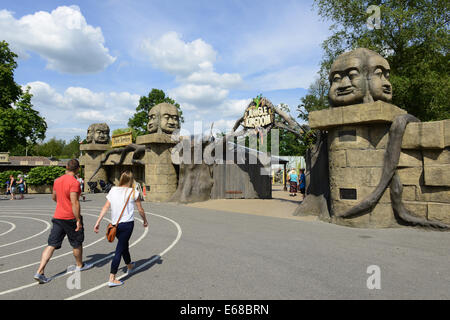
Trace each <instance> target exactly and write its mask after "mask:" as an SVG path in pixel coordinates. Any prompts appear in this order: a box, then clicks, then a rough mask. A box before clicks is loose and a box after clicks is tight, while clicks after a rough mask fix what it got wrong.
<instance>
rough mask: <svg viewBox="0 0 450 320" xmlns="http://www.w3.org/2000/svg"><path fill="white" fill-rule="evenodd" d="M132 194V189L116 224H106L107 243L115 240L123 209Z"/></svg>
mask: <svg viewBox="0 0 450 320" xmlns="http://www.w3.org/2000/svg"><path fill="white" fill-rule="evenodd" d="M133 193H134V189H133V191H131V192H130V195H129V196H128V198H127V202H125V205H124V206H123V209H122V212H121V213H120V216H119V219H118V220H117V223H116V224H114V225H113V224H111V223H110V224H108V226H107V227H106V239H107V240H108V241H109V242H113V241H114V239H115V238H116V232H117V225H118V224H119V221H120V219H121V218H122V215H123V212H124V211H125V208H126V207H127V205H128V201H129V200H130V197H131V194H133Z"/></svg>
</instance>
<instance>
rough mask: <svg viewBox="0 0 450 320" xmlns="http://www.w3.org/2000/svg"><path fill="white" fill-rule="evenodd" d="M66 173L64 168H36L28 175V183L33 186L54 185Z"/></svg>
mask: <svg viewBox="0 0 450 320" xmlns="http://www.w3.org/2000/svg"><path fill="white" fill-rule="evenodd" d="M65 172H66V169H64V168H62V167H36V168H33V169H31V170H30V172H29V173H28V178H27V183H28V184H29V185H33V186H42V185H53V181H55V179H56V178H59V177H60V176H62V175H63V174H64V173H65Z"/></svg>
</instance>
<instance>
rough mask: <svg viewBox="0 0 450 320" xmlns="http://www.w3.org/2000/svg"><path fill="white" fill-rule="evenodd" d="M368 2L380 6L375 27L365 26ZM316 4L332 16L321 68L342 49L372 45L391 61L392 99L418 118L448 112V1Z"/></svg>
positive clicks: (318, 0)
mask: <svg viewBox="0 0 450 320" xmlns="http://www.w3.org/2000/svg"><path fill="white" fill-rule="evenodd" d="M371 5H376V6H378V7H379V8H380V28H379V29H376V28H375V29H373V30H371V29H369V28H368V25H367V20H368V18H369V17H370V16H373V12H369V13H367V12H366V10H367V9H368V8H369V6H371ZM315 6H316V7H317V8H318V12H319V15H320V16H322V17H323V18H324V19H326V20H330V21H332V22H333V25H332V26H331V30H332V31H333V34H332V36H331V37H330V38H328V39H327V40H325V42H324V43H323V49H324V50H325V55H324V57H323V61H322V71H323V72H326V73H328V70H329V68H330V66H331V63H332V62H333V61H334V59H335V58H336V57H337V56H338V55H339V54H341V53H343V52H344V51H348V50H351V49H354V48H357V47H365V48H368V49H371V50H374V51H376V52H378V53H380V54H381V55H383V56H384V57H385V58H386V59H387V60H388V62H389V64H390V66H391V78H390V81H391V84H392V86H393V92H394V94H393V103H394V104H395V105H397V106H399V107H401V108H404V109H406V110H407V111H408V112H409V113H411V114H413V115H414V116H416V117H418V118H419V119H421V120H422V121H429V120H440V119H446V118H450V106H449V100H448V97H449V96H450V78H449V71H450V61H449V58H448V52H449V44H450V34H449V32H448V24H449V15H450V2H448V1H446V0H415V1H385V0H370V1H368V0H315Z"/></svg>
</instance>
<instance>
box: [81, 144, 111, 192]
mask: <svg viewBox="0 0 450 320" xmlns="http://www.w3.org/2000/svg"><path fill="white" fill-rule="evenodd" d="M109 150H111V146H110V145H107V144H94V143H92V144H82V145H81V146H80V151H82V153H83V155H82V156H81V157H80V165H81V166H83V167H84V191H85V192H89V186H88V184H87V183H88V181H89V179H90V178H91V176H92V174H93V173H94V171H95V170H96V169H97V168H98V166H99V164H100V162H101V161H102V160H103V157H104V154H105V153H106V151H109ZM100 180H103V181H105V182H107V181H108V176H107V173H106V170H105V169H104V168H101V169H100V170H99V171H98V173H97V174H96V175H95V177H93V178H92V180H91V181H93V182H97V189H98V190H100V185H99V184H98V181H100Z"/></svg>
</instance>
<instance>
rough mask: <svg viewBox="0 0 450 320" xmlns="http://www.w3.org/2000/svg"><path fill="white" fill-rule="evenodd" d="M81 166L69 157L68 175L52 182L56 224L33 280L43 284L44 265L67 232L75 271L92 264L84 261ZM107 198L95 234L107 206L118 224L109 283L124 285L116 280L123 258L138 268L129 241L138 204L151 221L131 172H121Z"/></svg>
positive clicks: (114, 222) (132, 267) (139, 208)
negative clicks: (78, 177)
mask: <svg viewBox="0 0 450 320" xmlns="http://www.w3.org/2000/svg"><path fill="white" fill-rule="evenodd" d="M79 168H80V164H79V162H78V160H76V159H72V160H70V161H69V162H68V163H67V167H66V174H65V175H63V176H61V177H59V178H58V179H56V180H55V181H54V183H53V193H52V199H53V200H54V201H55V202H56V209H55V213H54V216H53V219H52V224H53V227H52V229H51V231H50V235H49V237H48V246H47V247H46V248H45V249H44V251H43V253H42V257H41V262H40V265H39V268H38V270H37V272H36V274H35V275H34V279H35V280H36V281H38V282H39V283H41V284H43V283H47V282H49V281H50V279H49V278H47V277H46V276H45V274H44V270H45V267H46V266H47V264H48V262H49V260H50V258H51V257H52V255H53V253H54V252H55V250H57V249H60V248H61V245H62V242H63V240H64V238H65V236H66V235H67V238H68V239H69V243H70V245H71V246H72V248H73V255H74V257H75V261H76V266H75V271H84V270H88V269H90V268H92V267H93V264H89V263H85V262H83V241H84V224H83V217H82V215H81V208H80V202H79V199H80V195H81V185H80V182H79V181H77V178H76V176H77V174H78V171H79ZM106 199H107V200H106V203H105V205H104V206H103V208H102V210H101V212H100V214H99V217H98V219H97V222H96V223H95V225H94V227H93V231H94V232H95V233H98V232H99V231H100V223H101V221H102V219H103V218H104V216H105V215H106V213H107V211H108V209H109V208H111V221H112V223H113V224H114V225H115V226H116V227H117V231H116V237H117V239H118V243H117V247H116V251H115V254H114V257H113V260H112V262H111V268H110V274H109V281H108V286H109V287H116V286H120V285H122V284H123V282H122V281H119V280H117V279H116V274H117V272H118V269H119V264H120V260H121V259H122V258H123V260H124V262H125V264H126V265H127V272H131V271H132V270H133V269H134V268H135V267H136V266H135V264H134V263H133V262H132V261H131V256H130V251H129V240H130V238H131V235H132V233H133V228H134V206H135V205H136V206H137V208H138V211H139V214H140V216H141V217H142V220H143V225H144V227H145V228H146V227H148V222H147V217H146V215H145V211H144V209H143V207H142V203H141V200H140V197H139V192H138V191H137V190H136V187H135V183H134V177H133V174H132V172H131V171H125V172H123V173H122V175H121V177H120V180H119V186H117V187H113V188H111V190H110V191H109V193H108V195H107V196H106Z"/></svg>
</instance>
